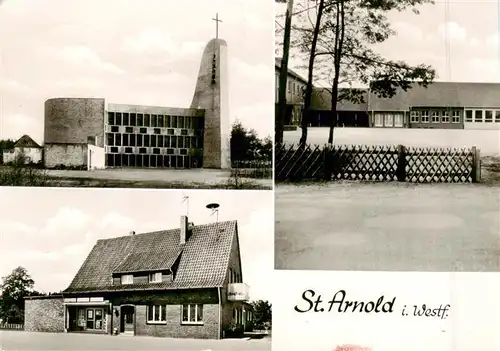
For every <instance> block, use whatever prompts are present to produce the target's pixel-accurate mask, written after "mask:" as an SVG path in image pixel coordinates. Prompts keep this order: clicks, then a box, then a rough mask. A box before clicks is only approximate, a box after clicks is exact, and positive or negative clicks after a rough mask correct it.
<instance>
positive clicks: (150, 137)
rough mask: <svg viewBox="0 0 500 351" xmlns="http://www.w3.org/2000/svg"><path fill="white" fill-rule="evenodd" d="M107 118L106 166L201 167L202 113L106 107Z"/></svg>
mask: <svg viewBox="0 0 500 351" xmlns="http://www.w3.org/2000/svg"><path fill="white" fill-rule="evenodd" d="M107 115H108V116H107V118H106V125H105V131H106V136H105V148H106V166H108V167H175V168H190V167H201V164H202V155H203V136H204V115H205V111H204V110H196V109H182V108H170V107H158V106H137V105H122V104H109V105H108V113H107ZM197 155H198V156H197Z"/></svg>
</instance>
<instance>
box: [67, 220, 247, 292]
mask: <svg viewBox="0 0 500 351" xmlns="http://www.w3.org/2000/svg"><path fill="white" fill-rule="evenodd" d="M237 236H238V229H237V222H236V221H228V222H219V223H218V224H217V223H211V224H204V225H198V226H194V227H193V229H192V234H191V236H190V237H189V239H188V240H187V241H186V243H185V244H181V243H180V228H177V229H170V230H164V231H157V232H151V233H143V234H135V235H127V236H122V237H118V238H112V239H101V240H98V241H97V243H96V244H95V246H94V248H93V249H92V251H91V252H90V254H89V255H88V256H87V259H86V260H85V262H84V263H83V265H82V267H81V268H80V270H79V271H78V273H77V274H76V276H75V278H74V279H73V281H72V282H71V284H70V285H69V287H68V288H67V289H66V290H65V291H64V292H65V293H72V292H92V291H96V292H97V291H99V292H103V291H117V290H120V291H137V290H156V289H196V288H215V287H221V286H223V284H224V280H225V277H226V274H227V270H228V267H229V257H230V254H231V248H232V243H233V240H237ZM174 264H175V265H176V271H175V272H174V279H173V281H172V282H161V283H147V284H128V285H113V280H112V276H113V273H115V274H116V273H130V272H138V271H141V272H148V271H151V272H153V271H158V270H166V269H171V268H172V267H173V266H174Z"/></svg>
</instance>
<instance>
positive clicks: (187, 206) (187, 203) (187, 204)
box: [181, 195, 189, 218]
mask: <svg viewBox="0 0 500 351" xmlns="http://www.w3.org/2000/svg"><path fill="white" fill-rule="evenodd" d="M183 203H186V217H187V218H189V196H185V195H183V196H182V202H181V204H183Z"/></svg>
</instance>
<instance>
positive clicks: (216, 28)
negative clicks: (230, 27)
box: [212, 13, 222, 39]
mask: <svg viewBox="0 0 500 351" xmlns="http://www.w3.org/2000/svg"><path fill="white" fill-rule="evenodd" d="M212 20H213V21H215V38H216V39H219V22H222V21H221V20H220V19H219V14H218V13H216V14H215V18H212Z"/></svg>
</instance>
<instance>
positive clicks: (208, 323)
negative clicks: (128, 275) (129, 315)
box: [111, 289, 219, 339]
mask: <svg viewBox="0 0 500 351" xmlns="http://www.w3.org/2000/svg"><path fill="white" fill-rule="evenodd" d="M111 300H112V303H113V310H114V309H116V308H117V309H118V310H120V308H121V306H124V305H133V306H135V308H136V309H135V314H136V316H135V329H136V335H151V336H161V337H174V338H202V339H203V338H210V339H218V335H219V303H218V293H217V290H216V289H200V290H182V291H168V292H162V293H151V292H150V293H147V292H144V293H122V294H120V296H115V297H114V298H112V299H111ZM190 303H191V304H203V325H188V324H182V319H181V316H182V312H181V311H182V305H183V304H190ZM149 305H166V310H167V318H166V323H165V324H148V323H147V308H148V306H149ZM113 328H117V329H118V330H120V317H116V316H114V318H113Z"/></svg>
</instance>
